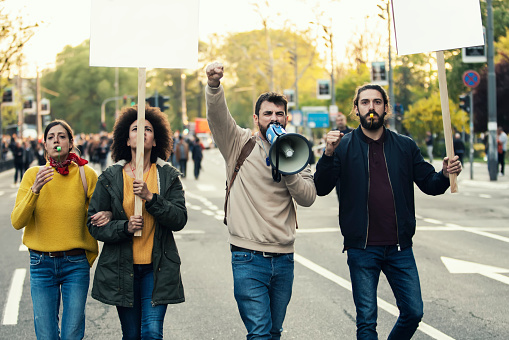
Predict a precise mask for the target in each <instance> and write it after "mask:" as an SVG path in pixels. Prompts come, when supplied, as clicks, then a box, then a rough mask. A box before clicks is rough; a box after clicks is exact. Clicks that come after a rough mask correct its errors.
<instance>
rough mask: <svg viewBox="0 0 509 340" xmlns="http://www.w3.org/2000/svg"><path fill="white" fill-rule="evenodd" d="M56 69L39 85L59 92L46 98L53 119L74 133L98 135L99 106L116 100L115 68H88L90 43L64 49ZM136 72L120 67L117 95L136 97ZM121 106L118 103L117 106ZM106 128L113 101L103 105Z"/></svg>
mask: <svg viewBox="0 0 509 340" xmlns="http://www.w3.org/2000/svg"><path fill="white" fill-rule="evenodd" d="M56 64H57V67H56V68H55V69H54V70H51V71H48V72H46V73H44V74H43V76H42V78H41V85H42V86H43V87H45V88H48V89H50V90H52V91H55V92H57V93H59V96H57V97H54V96H52V95H46V96H47V97H48V99H50V100H51V115H52V118H53V119H64V120H66V121H67V122H69V124H70V125H71V126H72V128H73V129H74V131H75V132H86V133H89V132H98V131H99V130H100V117H101V104H102V103H103V101H104V100H106V99H107V98H111V97H115V69H114V68H107V67H89V66H88V64H89V42H88V41H85V42H83V43H82V44H81V45H79V46H76V47H72V46H66V47H65V48H64V49H63V51H62V52H61V53H59V54H58V55H57V59H56ZM137 74H138V72H137V70H136V69H127V68H119V96H120V97H122V96H123V95H124V94H128V95H133V96H137V88H138V87H137V79H138V78H137ZM122 105H123V102H122V99H120V100H119V107H121V106H122ZM105 112H106V126H107V128H108V130H111V129H112V128H113V124H114V121H115V102H114V101H111V102H109V103H107V104H106V111H105Z"/></svg>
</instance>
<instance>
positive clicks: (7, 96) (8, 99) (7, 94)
mask: <svg viewBox="0 0 509 340" xmlns="http://www.w3.org/2000/svg"><path fill="white" fill-rule="evenodd" d="M12 101H13V98H12V89H11V88H6V89H5V90H4V93H3V95H2V103H12Z"/></svg>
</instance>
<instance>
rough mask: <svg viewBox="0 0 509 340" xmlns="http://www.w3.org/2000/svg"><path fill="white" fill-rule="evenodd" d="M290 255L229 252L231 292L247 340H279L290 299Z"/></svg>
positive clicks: (291, 280)
mask: <svg viewBox="0 0 509 340" xmlns="http://www.w3.org/2000/svg"><path fill="white" fill-rule="evenodd" d="M293 267H294V261H293V254H285V255H281V256H277V257H264V256H263V254H262V253H260V252H255V253H250V252H242V251H232V270H233V286H234V287H233V288H234V295H235V300H237V306H238V308H239V312H240V317H241V318H242V321H243V322H244V325H245V326H246V329H247V331H248V334H247V339H279V338H281V332H282V331H283V321H284V319H285V315H286V307H287V306H288V303H289V302H290V298H291V297H292V286H293Z"/></svg>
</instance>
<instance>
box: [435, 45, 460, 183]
mask: <svg viewBox="0 0 509 340" xmlns="http://www.w3.org/2000/svg"><path fill="white" fill-rule="evenodd" d="M437 66H438V84H439V87H440V102H441V104H442V122H443V123H444V139H445V151H446V153H447V157H449V163H450V162H451V160H452V159H453V157H454V146H453V143H452V128H451V114H450V111H449V93H448V91H447V78H446V77H445V61H444V52H443V51H438V52H437ZM457 177H458V175H457V174H449V181H450V183H451V192H452V193H455V192H458V183H457Z"/></svg>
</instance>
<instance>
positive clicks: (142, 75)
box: [134, 67, 147, 236]
mask: <svg viewBox="0 0 509 340" xmlns="http://www.w3.org/2000/svg"><path fill="white" fill-rule="evenodd" d="M146 85H147V69H146V68H144V67H143V68H142V67H140V68H139V69H138V125H137V136H136V173H135V175H136V179H141V180H143V168H144V167H145V164H144V159H143V158H144V151H145V150H144V145H145V91H146V88H147V86H146ZM142 212H143V202H142V200H141V198H140V197H138V196H134V215H142ZM134 236H141V230H139V231H137V232H135V233H134Z"/></svg>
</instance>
